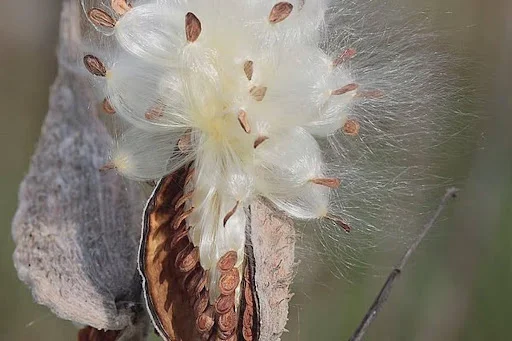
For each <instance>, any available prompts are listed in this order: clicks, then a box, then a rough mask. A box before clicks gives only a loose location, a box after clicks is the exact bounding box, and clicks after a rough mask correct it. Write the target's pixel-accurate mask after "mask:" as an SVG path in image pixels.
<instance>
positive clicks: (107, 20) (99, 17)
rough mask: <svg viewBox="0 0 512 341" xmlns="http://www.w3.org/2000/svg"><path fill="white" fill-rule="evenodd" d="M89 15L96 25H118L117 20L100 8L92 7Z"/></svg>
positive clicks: (110, 26)
mask: <svg viewBox="0 0 512 341" xmlns="http://www.w3.org/2000/svg"><path fill="white" fill-rule="evenodd" d="M87 16H88V17H89V19H90V20H91V21H92V22H93V23H94V24H95V25H98V26H103V27H107V28H114V27H115V26H116V20H115V19H114V18H112V17H111V16H110V15H109V14H108V13H107V12H105V11H103V10H101V9H99V8H92V9H90V10H89V12H87Z"/></svg>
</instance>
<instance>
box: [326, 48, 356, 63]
mask: <svg viewBox="0 0 512 341" xmlns="http://www.w3.org/2000/svg"><path fill="white" fill-rule="evenodd" d="M355 55H356V49H352V48H350V49H346V50H345V51H343V52H342V53H341V54H340V55H339V57H338V58H336V59H335V60H334V61H333V62H332V65H333V66H334V67H336V66H338V65H340V64H343V63H344V62H346V61H348V60H350V59H352V58H354V56H355Z"/></svg>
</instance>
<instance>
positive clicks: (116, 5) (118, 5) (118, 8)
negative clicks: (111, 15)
mask: <svg viewBox="0 0 512 341" xmlns="http://www.w3.org/2000/svg"><path fill="white" fill-rule="evenodd" d="M110 6H111V7H112V9H113V10H114V11H115V12H116V13H117V14H119V15H123V14H125V13H126V12H128V11H129V10H131V9H132V5H130V4H128V3H127V2H126V0H111V2H110Z"/></svg>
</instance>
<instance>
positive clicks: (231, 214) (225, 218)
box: [223, 201, 240, 227]
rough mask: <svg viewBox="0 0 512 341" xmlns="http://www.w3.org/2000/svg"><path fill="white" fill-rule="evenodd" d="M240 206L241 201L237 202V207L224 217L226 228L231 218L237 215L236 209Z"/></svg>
mask: <svg viewBox="0 0 512 341" xmlns="http://www.w3.org/2000/svg"><path fill="white" fill-rule="evenodd" d="M238 204H240V201H237V202H236V204H235V206H234V207H233V208H232V209H231V210H230V211H229V212H228V213H226V215H225V216H224V220H223V224H224V227H225V226H226V224H227V222H228V220H229V218H231V217H232V216H233V214H235V212H236V209H237V208H238Z"/></svg>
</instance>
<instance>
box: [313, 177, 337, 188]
mask: <svg viewBox="0 0 512 341" xmlns="http://www.w3.org/2000/svg"><path fill="white" fill-rule="evenodd" d="M309 181H311V182H312V183H314V184H316V185H322V186H326V187H329V188H333V189H335V188H338V187H340V183H341V181H340V180H339V179H335V178H315V179H311V180H309Z"/></svg>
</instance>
